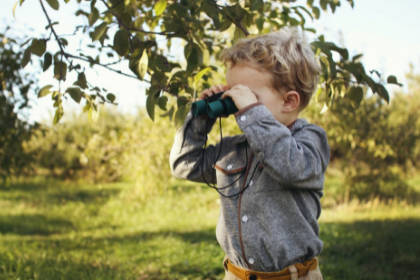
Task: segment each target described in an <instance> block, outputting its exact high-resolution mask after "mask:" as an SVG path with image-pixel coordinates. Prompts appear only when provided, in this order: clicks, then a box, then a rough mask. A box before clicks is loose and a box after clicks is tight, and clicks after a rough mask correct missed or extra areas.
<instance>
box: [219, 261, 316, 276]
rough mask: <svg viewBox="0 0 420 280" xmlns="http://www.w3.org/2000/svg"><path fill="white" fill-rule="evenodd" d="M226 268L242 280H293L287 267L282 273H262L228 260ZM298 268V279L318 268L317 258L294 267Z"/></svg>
mask: <svg viewBox="0 0 420 280" xmlns="http://www.w3.org/2000/svg"><path fill="white" fill-rule="evenodd" d="M224 266H225V268H226V270H228V271H230V272H231V273H233V274H234V275H235V276H236V277H238V278H240V279H242V280H263V279H269V280H290V279H292V276H291V275H292V271H291V270H290V269H289V268H288V267H286V268H284V269H283V270H281V271H276V272H261V271H254V270H250V269H245V268H242V267H239V266H236V265H234V264H233V263H231V262H230V261H229V259H228V258H226V259H225V261H224ZM293 266H294V267H295V268H296V270H297V271H296V272H297V275H298V277H303V276H305V275H306V274H308V272H309V271H310V270H315V269H316V267H317V266H318V261H317V259H316V258H313V259H310V260H308V261H306V262H304V263H296V264H294V265H293Z"/></svg>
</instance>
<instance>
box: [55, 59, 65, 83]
mask: <svg viewBox="0 0 420 280" xmlns="http://www.w3.org/2000/svg"><path fill="white" fill-rule="evenodd" d="M66 75H67V64H65V63H64V62H61V61H57V62H55V63H54V78H56V79H57V80H62V81H64V80H65V79H66Z"/></svg>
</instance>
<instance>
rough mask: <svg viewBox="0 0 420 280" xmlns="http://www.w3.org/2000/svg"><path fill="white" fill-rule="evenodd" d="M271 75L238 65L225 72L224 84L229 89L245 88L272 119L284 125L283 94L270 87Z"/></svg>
mask: <svg viewBox="0 0 420 280" xmlns="http://www.w3.org/2000/svg"><path fill="white" fill-rule="evenodd" d="M272 79H273V78H272V75H271V74H270V73H269V72H267V71H266V70H265V69H263V68H260V69H259V67H258V66H254V65H251V64H248V63H240V64H236V65H235V66H233V67H231V68H229V69H228V70H227V72H226V82H227V84H228V86H229V87H233V86H235V85H238V84H241V85H244V86H247V87H248V88H249V89H251V91H252V92H253V93H254V94H255V96H256V97H257V100H258V101H259V102H261V103H262V104H264V105H265V106H266V107H267V108H268V109H269V110H270V112H271V113H272V114H273V115H274V117H275V118H276V119H277V120H278V121H280V122H281V123H283V124H285V123H286V122H287V121H286V120H285V116H284V112H283V110H282V109H283V105H284V99H283V94H281V93H280V92H278V91H276V90H275V89H274V88H273V87H272Z"/></svg>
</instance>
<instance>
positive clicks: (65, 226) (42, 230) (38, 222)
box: [0, 214, 74, 235]
mask: <svg viewBox="0 0 420 280" xmlns="http://www.w3.org/2000/svg"><path fill="white" fill-rule="evenodd" d="M73 228H74V226H73V224H72V223H71V222H69V221H67V220H64V219H59V218H50V217H46V216H44V215H27V214H25V215H5V216H0V233H2V234H7V233H11V234H18V235H50V234H54V233H61V232H65V231H68V230H71V229H73Z"/></svg>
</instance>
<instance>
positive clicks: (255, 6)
mask: <svg viewBox="0 0 420 280" xmlns="http://www.w3.org/2000/svg"><path fill="white" fill-rule="evenodd" d="M263 9H264V2H263V0H253V1H251V11H262V10H263Z"/></svg>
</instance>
